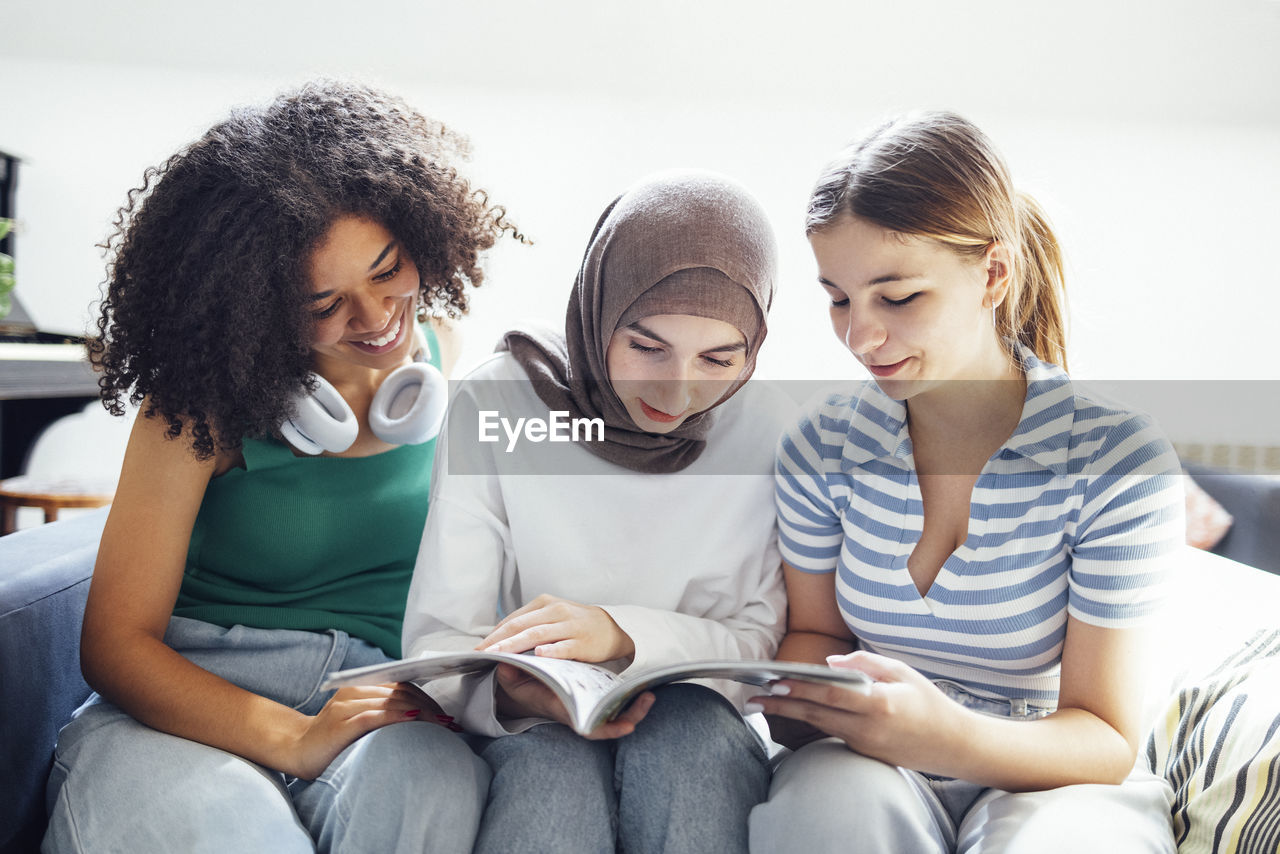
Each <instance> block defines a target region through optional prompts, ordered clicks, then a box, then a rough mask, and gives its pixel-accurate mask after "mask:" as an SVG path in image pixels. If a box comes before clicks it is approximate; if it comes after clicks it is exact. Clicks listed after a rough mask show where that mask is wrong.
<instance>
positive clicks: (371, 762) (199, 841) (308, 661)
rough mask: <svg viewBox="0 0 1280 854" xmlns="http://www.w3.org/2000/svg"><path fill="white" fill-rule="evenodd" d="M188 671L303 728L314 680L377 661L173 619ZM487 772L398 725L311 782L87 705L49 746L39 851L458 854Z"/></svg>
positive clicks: (319, 642) (102, 704) (339, 647)
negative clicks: (250, 695) (278, 710)
mask: <svg viewBox="0 0 1280 854" xmlns="http://www.w3.org/2000/svg"><path fill="white" fill-rule="evenodd" d="M165 642H166V643H168V644H169V645H170V646H171V647H173V648H174V649H175V650H177V651H178V652H180V653H182V654H183V655H184V656H185V657H186V658H188V659H189V660H191V661H193V662H195V663H196V664H199V665H200V666H201V667H204V668H205V669H207V670H209V671H211V672H213V673H216V674H217V675H219V676H222V677H223V678H225V679H227V680H229V681H231V682H233V683H235V684H237V685H239V686H240V687H242V688H245V689H247V690H250V691H253V692H254V693H257V694H260V695H262V696H265V697H269V698H271V699H273V700H276V701H278V702H280V703H283V704H285V705H287V706H291V707H293V708H295V709H298V710H299V711H301V712H303V713H305V714H315V713H316V712H317V711H319V710H320V708H321V706H323V705H324V702H325V700H326V699H328V694H327V693H324V692H321V691H320V689H319V684H320V680H321V679H322V678H323V677H324V675H325V674H326V673H327V672H329V671H331V670H336V669H339V668H346V667H357V666H361V665H365V664H373V663H376V662H380V661H385V660H387V657H386V655H385V654H384V653H383V652H382V651H381V650H379V649H377V648H376V647H374V646H372V645H370V644H368V643H366V642H364V641H361V640H358V639H356V638H352V637H350V636H348V635H346V634H345V633H343V632H339V631H331V632H327V633H317V632H301V631H287V630H266V629H251V628H246V627H244V626H236V627H233V628H230V629H226V628H222V627H220V626H214V625H211V624H208V623H203V622H200V621H197V620H188V619H184V618H182V617H174V618H173V619H172V620H171V621H170V625H169V630H168V633H167V634H166V636H165ZM488 784H489V770H488V767H487V766H485V764H484V763H483V762H481V761H479V760H478V759H477V758H476V757H475V755H474V754H473V753H472V751H471V750H470V748H469V747H468V746H467V743H466V742H465V741H464V740H463V739H462V738H461V737H459V736H458V735H456V734H455V733H452V732H450V731H449V730H447V729H445V728H443V727H440V726H437V725H436V724H434V723H425V722H418V721H406V722H404V723H398V724H391V725H390V726H386V727H383V728H381V729H378V730H375V731H374V732H372V733H369V734H368V735H366V736H364V737H363V738H360V739H358V740H357V741H355V742H354V743H353V744H351V745H350V746H349V747H347V749H346V750H344V751H343V752H342V753H341V754H339V756H338V757H337V758H336V759H335V760H334V761H333V762H332V763H331V764H330V765H329V767H328V768H327V769H326V770H325V771H324V773H322V774H321V775H320V776H319V777H318V778H317V779H316V780H314V781H307V780H297V779H291V778H286V777H285V775H283V774H280V773H278V772H276V771H272V770H271V769H268V768H265V767H263V766H261V765H257V764H255V763H252V762H250V761H248V760H246V759H243V758H241V757H239V756H236V755H235V754H232V753H227V752H225V751H222V750H218V749H217V748H213V747H209V746H207V745H204V744H200V743H198V742H195V741H189V740H187V739H184V738H179V737H177V736H173V735H169V734H167V733H163V732H159V731H157V730H154V729H151V728H150V727H147V726H144V725H143V724H141V723H138V722H137V721H135V720H134V719H133V718H131V717H130V716H129V715H128V714H126V713H125V712H123V711H122V710H120V709H119V708H117V707H116V706H114V705H112V704H110V703H108V702H106V701H105V700H103V699H101V698H100V697H98V696H97V695H95V696H94V697H92V698H90V700H89V701H88V702H87V703H86V704H85V705H84V706H83V707H81V709H80V710H79V711H77V712H76V716H75V718H74V719H73V720H72V721H71V723H69V724H67V725H66V726H65V727H64V728H63V730H62V732H61V733H59V736H58V744H57V748H56V750H55V753H54V766H53V770H52V772H51V774H50V778H49V786H48V804H49V812H50V823H49V829H48V831H47V833H46V835H45V839H44V844H43V846H42V848H41V850H42V851H44V852H46V854H48V852H60V851H72V852H80V851H94V852H97V851H122V852H131V854H133V852H137V854H146V852H174V851H182V852H219V854H221V852H230V851H271V852H273V854H275V852H312V851H316V850H320V851H351V852H375V851H376V852H379V854H382V852H400V851H404V852H409V851H414V852H420V851H447V852H468V851H470V850H471V845H472V842H473V840H474V836H475V830H476V827H477V825H478V823H479V817H480V812H481V810H482V809H483V805H484V800H485V796H486V793H487V790H488Z"/></svg>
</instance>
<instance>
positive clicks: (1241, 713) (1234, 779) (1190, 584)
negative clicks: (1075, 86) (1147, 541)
mask: <svg viewBox="0 0 1280 854" xmlns="http://www.w3.org/2000/svg"><path fill="white" fill-rule="evenodd" d="M1175 560H1176V566H1175V567H1174V570H1175V571H1174V572H1173V573H1172V576H1173V581H1172V582H1171V590H1170V596H1169V600H1168V603H1167V606H1166V607H1165V609H1164V611H1163V614H1162V618H1161V621H1160V622H1159V624H1158V625H1157V627H1156V633H1157V634H1156V651H1155V654H1154V655H1153V657H1152V660H1151V664H1150V667H1149V673H1148V676H1149V679H1148V681H1147V703H1146V706H1145V713H1144V720H1145V721H1146V730H1145V742H1144V744H1143V753H1144V758H1145V759H1146V762H1147V764H1148V766H1149V767H1150V769H1151V770H1152V771H1154V772H1155V773H1156V774H1160V775H1161V776H1164V777H1165V778H1166V779H1167V780H1168V781H1169V783H1170V785H1171V786H1172V787H1173V789H1174V796H1175V803H1174V825H1175V829H1176V832H1177V835H1178V841H1179V848H1178V851H1179V854H1200V852H1208V851H1214V852H1228V851H1237V850H1239V851H1264V850H1265V851H1276V850H1278V849H1277V836H1276V835H1277V834H1280V814H1278V813H1280V807H1278V806H1277V798H1278V797H1280V794H1278V793H1277V791H1276V787H1277V785H1278V783H1277V780H1276V775H1277V774H1280V763H1278V762H1277V759H1276V756H1277V748H1278V747H1280V740H1277V729H1278V728H1280V629H1277V621H1276V614H1280V576H1276V575H1272V574H1270V573H1266V572H1260V571H1258V570H1256V569H1253V568H1251V567H1247V566H1244V565H1243V564H1240V563H1236V562H1234V561H1230V560H1227V559H1225V558H1222V557H1219V556H1217V555H1215V554H1212V553H1210V552H1206V551H1201V550H1200V549H1194V548H1191V547H1190V546H1188V547H1186V548H1184V549H1182V550H1180V551H1179V552H1178V553H1177V557H1176V559H1175ZM1268 822H1270V824H1269V825H1268ZM1267 834H1270V836H1269V837H1268V836H1267ZM1258 838H1269V839H1270V840H1271V847H1269V848H1267V847H1256V846H1252V845H1246V844H1244V840H1249V839H1254V840H1256V839H1258ZM1232 839H1235V840H1237V841H1239V842H1240V843H1241V844H1240V845H1239V846H1238V847H1237V846H1235V845H1234V844H1233V843H1232V842H1231V840H1232Z"/></svg>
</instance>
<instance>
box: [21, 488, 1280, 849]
mask: <svg viewBox="0 0 1280 854" xmlns="http://www.w3.org/2000/svg"><path fill="white" fill-rule="evenodd" d="M1197 474H1198V477H1197V481H1198V482H1200V483H1201V484H1202V485H1203V487H1204V488H1205V490H1206V491H1207V492H1209V493H1210V494H1211V495H1213V496H1214V497H1215V498H1217V499H1218V501H1219V502H1221V503H1222V504H1223V505H1224V506H1225V507H1226V508H1227V510H1228V511H1229V512H1231V513H1232V514H1233V515H1234V516H1235V519H1236V525H1235V527H1234V528H1233V529H1232V531H1231V533H1230V534H1229V535H1228V536H1227V537H1226V538H1225V539H1224V540H1223V541H1222V542H1221V543H1220V544H1219V546H1218V548H1217V551H1219V552H1220V553H1221V554H1223V555H1224V556H1226V557H1229V558H1234V559H1236V560H1239V561H1242V562H1245V563H1252V564H1254V565H1258V566H1264V567H1265V568H1267V569H1269V570H1271V571H1272V572H1280V478H1264V477H1244V476H1239V475H1216V476H1215V475H1214V474H1213V473H1211V472H1205V471H1200V472H1198V473H1197ZM106 513H107V510H106V509H105V508H104V509H103V510H98V511H94V512H92V513H88V514H85V515H81V516H77V517H74V518H71V519H67V520H65V521H60V522H55V523H53V524H49V525H43V526H41V527H38V528H34V529H30V530H25V531H19V532H18V533H16V534H11V535H9V536H7V537H0V854H16V852H31V851H35V850H36V849H37V848H38V846H39V841H40V838H41V836H42V834H43V831H44V824H45V804H44V785H45V780H46V779H47V777H48V772H49V767H50V764H51V756H52V750H53V745H54V742H55V740H56V737H57V733H58V730H59V728H60V727H61V726H62V725H63V724H65V723H66V722H67V720H68V719H69V718H70V716H71V714H72V712H74V711H75V709H76V708H77V707H78V706H79V705H80V703H81V702H83V701H84V699H85V698H86V697H87V696H88V695H89V688H88V686H87V685H86V684H85V683H84V680H83V679H82V678H81V676H80V665H79V645H80V644H79V642H80V623H81V617H82V613H83V609H84V602H85V597H86V595H87V593H88V588H89V579H90V576H91V574H92V571H93V563H94V558H95V556H96V554H97V545H98V540H99V537H100V535H101V531H102V526H103V523H104V521H105V519H106ZM142 547H145V544H143V545H142ZM1187 551H1188V552H1189V553H1190V552H1192V551H1193V550H1191V549H1188V550H1187ZM1189 557H1191V558H1192V559H1190V560H1188V561H1187V563H1188V564H1191V565H1193V566H1192V568H1191V571H1190V572H1189V575H1193V576H1194V577H1195V584H1196V587H1194V588H1193V589H1192V588H1189V589H1188V590H1187V591H1186V593H1185V595H1183V596H1182V602H1183V608H1184V609H1186V608H1190V609H1192V610H1191V611H1190V612H1188V611H1186V610H1183V611H1182V612H1178V613H1180V614H1181V616H1179V617H1178V619H1179V620H1180V621H1182V623H1183V624H1185V621H1186V620H1187V619H1188V617H1187V614H1188V613H1191V614H1193V615H1194V613H1195V609H1199V608H1201V607H1202V604H1201V603H1208V604H1205V605H1203V607H1205V608H1209V609H1211V610H1213V611H1214V614H1215V616H1216V617H1217V618H1218V620H1219V623H1220V624H1221V625H1226V624H1229V623H1230V622H1231V620H1232V616H1233V615H1232V614H1231V613H1230V612H1231V611H1232V610H1234V608H1235V605H1234V603H1236V602H1240V603H1242V605H1243V603H1246V602H1247V603H1249V605H1250V606H1251V607H1254V608H1255V609H1257V608H1258V607H1259V605H1260V602H1261V604H1262V605H1267V604H1268V603H1271V602H1275V603H1280V578H1271V577H1264V574H1263V573H1261V572H1257V571H1253V570H1248V569H1246V568H1244V567H1240V566H1237V565H1236V564H1233V563H1229V562H1227V561H1218V560H1215V559H1211V558H1209V556H1207V555H1203V556H1191V555H1189ZM1201 557H1202V558H1203V560H1201ZM1236 589H1239V591H1240V592H1239V594H1238V595H1237V594H1236V593H1234V592H1233V591H1234V590H1236ZM1233 597H1236V598H1233ZM1263 610H1264V612H1265V613H1266V614H1268V615H1269V614H1271V613H1280V608H1277V609H1275V610H1271V611H1267V610H1266V609H1265V608H1264V609H1263ZM1222 612H1227V613H1225V614H1224V613H1222ZM1268 620H1269V624H1270V625H1274V624H1275V621H1274V620H1270V618H1269V617H1268ZM1180 634H1189V633H1188V632H1180ZM1169 658H1178V659H1181V658H1182V655H1181V654H1175V653H1174V652H1173V650H1172V649H1171V650H1170V655H1169ZM1169 687H1170V686H1169V683H1168V682H1167V681H1166V682H1164V683H1162V687H1161V690H1160V691H1159V692H1158V693H1159V695H1160V696H1159V697H1158V698H1157V699H1159V700H1164V698H1165V696H1166V695H1168V693H1169ZM1276 714H1277V715H1278V716H1280V709H1277V710H1276Z"/></svg>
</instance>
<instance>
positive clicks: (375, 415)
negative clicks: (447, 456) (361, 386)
mask: <svg viewBox="0 0 1280 854" xmlns="http://www.w3.org/2000/svg"><path fill="white" fill-rule="evenodd" d="M448 403H449V383H448V381H447V380H445V378H444V374H442V373H440V371H439V370H438V369H437V368H436V367H435V366H434V365H430V364H428V363H426V362H414V363H413V364H412V365H405V366H404V367H403V368H396V369H395V370H394V371H392V372H391V375H390V376H388V377H387V378H386V379H385V380H383V381H382V385H381V386H380V387H379V388H378V392H377V394H375V395H374V396H373V403H372V404H370V406H369V426H370V427H371V428H372V429H373V435H375V436H377V437H378V438H379V439H381V440H382V441H384V442H387V443H388V444H392V445H420V444H422V443H423V442H427V441H430V440H431V439H434V438H435V437H436V435H437V434H438V433H439V432H440V426H441V424H443V423H444V411H445V407H446V406H447V405H448Z"/></svg>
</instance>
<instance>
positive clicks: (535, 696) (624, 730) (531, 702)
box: [496, 664, 654, 741]
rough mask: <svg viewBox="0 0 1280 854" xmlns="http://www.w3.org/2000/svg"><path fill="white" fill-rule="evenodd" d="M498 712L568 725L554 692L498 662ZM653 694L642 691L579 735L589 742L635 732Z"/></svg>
mask: <svg viewBox="0 0 1280 854" xmlns="http://www.w3.org/2000/svg"><path fill="white" fill-rule="evenodd" d="M496 678H497V692H498V698H497V699H498V712H499V713H500V714H502V715H504V716H506V717H538V718H547V719H549V720H553V721H556V722H558V723H562V724H564V725H565V726H568V727H572V725H573V724H572V722H571V721H570V720H569V711H568V709H566V708H565V707H564V703H562V702H560V699H559V698H558V697H557V696H556V695H555V692H554V691H552V690H551V689H550V688H548V687H547V686H546V685H543V684H542V683H541V682H540V681H538V680H537V679H535V678H534V677H532V676H530V675H529V674H527V673H525V672H524V671H523V670H521V669H520V668H518V667H512V666H511V665H510V664H499V665H498V669H497V676H496ZM653 700H654V696H653V694H652V693H650V692H649V691H645V692H644V693H643V694H641V695H640V696H638V697H636V698H635V699H634V700H632V701H631V704H630V705H629V706H627V707H626V708H625V709H623V710H622V711H621V712H620V713H619V714H618V716H617V717H615V718H614V719H613V720H611V721H606V722H605V723H602V724H601V725H600V726H598V727H596V728H595V729H594V730H592V731H591V732H590V733H588V734H586V735H585V736H583V738H589V739H591V740H593V741H595V740H601V739H610V738H622V737H623V736H624V735H631V733H633V732H635V729H636V724H638V723H640V721H641V720H643V719H644V716H645V715H647V714H648V713H649V708H650V707H651V706H652V705H653Z"/></svg>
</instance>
